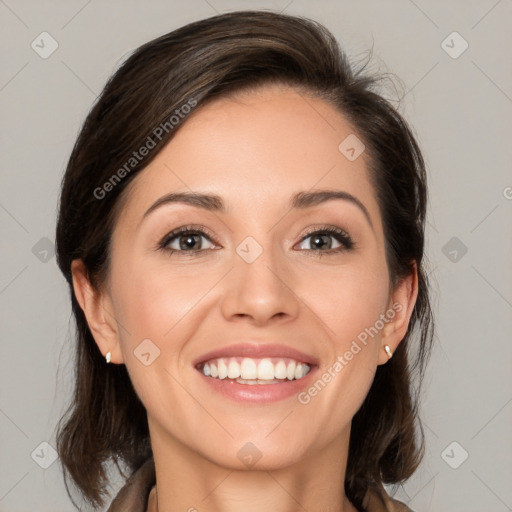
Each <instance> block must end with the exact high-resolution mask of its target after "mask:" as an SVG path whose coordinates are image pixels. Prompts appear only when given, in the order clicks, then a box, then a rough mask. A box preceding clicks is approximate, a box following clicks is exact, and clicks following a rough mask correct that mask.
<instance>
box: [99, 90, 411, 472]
mask: <svg viewBox="0 0 512 512" xmlns="http://www.w3.org/2000/svg"><path fill="white" fill-rule="evenodd" d="M347 137H350V138H349V139H348V140H346V139H347ZM354 137H355V135H354V131H353V129H352V128H351V126H350V125H349V124H348V122H347V121H346V120H345V119H344V117H343V116H342V115H341V114H340V113H339V112H338V111H336V110H335V109H334V108H333V107H331V106H330V105H327V104H326V103H324V102H323V101H321V100H319V99H312V98H306V97H303V96H302V95H301V94H299V93H298V92H297V91H295V90H294V89H291V88H285V87H277V86H273V87H265V88H264V89H261V90H259V91H258V92H251V93H245V94H244V95H240V96H239V97H237V98H236V99H233V98H231V99H224V100H217V101H215V102H214V103H211V104H209V105H207V106H203V107H200V108H199V107H198V109H197V110H196V111H195V112H193V113H192V114H190V117H189V119H187V120H186V122H185V124H184V125H183V126H182V127H181V128H180V130H179V131H178V132H177V134H176V136H175V137H174V138H173V140H172V141H171V142H170V143H169V144H168V145H167V146H166V147H165V148H164V149H163V150H162V151H161V152H160V153H159V154H158V156H157V157H156V158H155V159H154V160H153V161H152V162H151V164H150V165H149V166H148V167H147V168H146V169H145V170H144V171H143V172H141V173H140V175H139V176H137V178H135V179H134V181H133V182H132V183H131V184H130V188H129V194H128V196H127V198H126V202H125V203H124V206H123V210H122V213H121V215H120V217H119V220H118V223H117V225H116V227H115V230H114V233H113V239H112V259H111V267H110V275H109V278H108V282H107V283H106V287H105V289H104V291H103V292H102V301H103V302H102V304H103V307H104V309H105V310H106V311H108V312H109V313H110V314H109V315H106V318H107V322H108V323H109V325H110V326H111V330H112V336H111V338H109V337H108V336H105V337H103V338H102V337H101V335H98V334H97V333H95V337H96V340H97V342H98V344H99V345H100V348H101V349H102V352H103V353H105V352H106V351H108V350H111V351H112V362H113V363H124V364H125V365H126V367H127V369H128V372H129V375H130V377H131V379H132V381H133V384H134V387H135V390H136V392H137V394H138V395H139V397H140V398H141V400H142V402H143V404H144V406H145V407H146V409H147V412H148V420H149V425H150V431H151V435H152V440H153V441H154V440H155V439H158V440H159V442H162V443H170V444H172V445H176V446H178V445H179V446H181V447H185V449H186V450H189V451H191V453H194V454H197V455H200V456H202V457H204V458H207V459H209V460H211V461H214V462H216V463H218V464H221V465H223V466H230V467H243V465H244V464H246V465H247V464H249V461H250V460H256V459H257V458H258V457H261V460H259V461H258V468H277V467H283V466H285V465H289V464H293V463H295V462H298V461H300V460H305V459H306V458H307V457H309V456H311V455H312V454H314V453H319V452H321V451H322V450H330V449H332V447H333V446H334V445H335V443H337V442H339V441H340V440H345V441H347V440H348V435H349V432H350V422H351V419H352V417H353V416H354V414H355V413H356V412H357V410H358V409H359V407H360V405H361V404H362V402H363V400H364V398H365V396H366V394H367V392H368V390H369V388H370V385H371V383H372V381H373V377H374V374H375V371H376V367H377V365H379V364H383V363H385V362H386V361H387V357H386V355H385V353H384V350H383V344H384V343H388V344H390V345H391V348H392V350H394V349H395V348H396V344H397V343H398V342H399V341H400V340H399V339H397V338H396V336H397V333H396V332H395V331H396V330H397V327H396V325H395V324H396V322H397V319H398V318H400V316H401V315H402V316H403V311H402V314H400V313H399V311H400V309H402V306H403V307H404V308H405V306H406V304H404V302H406V301H407V297H408V295H407V293H408V292H406V291H405V289H404V290H403V291H400V289H398V291H397V290H395V291H394V292H393V291H392V290H391V291H390V285H389V283H390V276H389V273H388V268H387V265H386V260H385V251H384V236H383V227H382V221H381V215H380V212H379V208H378V204H377V201H376V197H375V192H374V189H373V188H372V185H371V183H370V181H369V176H368V172H367V157H368V155H367V153H366V152H364V151H363V152H362V153H361V154H360V155H359V156H357V155H358V152H360V151H361V149H362V147H361V146H360V145H358V144H360V143H359V142H358V140H357V139H355V138H354ZM344 141H345V142H344ZM342 143H343V144H342ZM340 144H341V149H340ZM351 148H353V149H354V150H353V151H352V150H351ZM356 157H357V158H356ZM320 191H329V192H330V193H331V192H338V193H339V196H338V198H336V197H332V196H331V197H330V198H329V196H328V195H326V194H324V195H323V196H322V195H321V194H320V195H318V194H319V192H320ZM172 194H178V196H172ZM179 194H187V195H190V196H189V197H191V195H192V194H198V195H200V196H201V198H200V199H198V198H196V199H193V198H192V199H190V200H184V199H183V197H182V198H181V200H173V197H174V199H180V196H179ZM207 196H212V197H213V198H210V199H208V197H207ZM179 229H188V230H189V233H188V234H187V233H185V234H181V235H180V234H176V235H175V236H169V233H171V232H172V231H175V230H179ZM330 230H334V231H333V232H331V231H330ZM313 233H316V234H313ZM402 299H404V300H402ZM400 332H402V336H403V334H404V333H405V331H400ZM400 332H399V333H398V334H400ZM393 333H394V334H393ZM385 336H388V338H385ZM393 336H395V338H393ZM99 338H100V339H99ZM389 340H391V342H393V340H394V341H395V343H394V346H393V344H392V343H389ZM107 343H110V345H108V346H107ZM220 359H222V360H223V361H221V360H220ZM262 361H263V362H262ZM206 362H208V366H207V368H206V369H203V366H204V363H206ZM230 362H231V363H235V364H231V365H230V364H229V363H230ZM298 363H307V364H308V365H309V373H306V375H305V376H303V377H302V378H298V379H295V376H299V377H300V376H301V375H303V374H304V373H305V372H307V371H308V367H307V366H303V370H302V373H297V374H295V373H294V369H293V368H294V366H295V371H298V370H297V366H298ZM223 365H226V369H224V367H223ZM214 367H215V368H214ZM225 371H228V372H229V374H228V378H225V379H220V378H219V376H217V377H216V378H214V377H213V376H212V375H214V374H217V375H218V373H219V372H220V373H221V376H222V375H223V374H222V372H225ZM238 371H242V375H241V377H243V376H244V375H245V377H247V378H249V377H250V378H251V379H252V378H254V377H258V375H259V376H260V377H262V379H261V380H260V383H240V382H239V381H238V382H237V381H236V378H235V377H233V378H229V375H231V376H234V375H236V374H237V372H238ZM205 372H206V373H207V374H208V373H209V374H210V376H206V375H205V374H204V373H205ZM258 372H259V373H258ZM272 372H273V374H272ZM276 377H277V378H278V381H277V382H275V381H274V382H275V383H268V382H269V379H275V378H276ZM290 379H291V380H290ZM247 380H249V379H246V381H247ZM251 382H254V381H251ZM264 382H266V383H264ZM270 382H272V380H270ZM247 443H250V444H247ZM248 456H249V458H247V457H248ZM250 457H252V459H250Z"/></svg>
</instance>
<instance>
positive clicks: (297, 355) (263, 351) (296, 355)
mask: <svg viewBox="0 0 512 512" xmlns="http://www.w3.org/2000/svg"><path fill="white" fill-rule="evenodd" d="M219 357H252V358H257V359H263V358H265V357H286V358H289V359H295V360H296V361H299V362H303V363H307V364H309V365H310V366H317V365H318V359H317V358H316V357H314V356H311V355H308V354H305V353H304V352H301V351H300V350H297V349H295V348H292V347H288V346H286V345H279V344H269V343H238V344H235V345H228V346H226V347H221V348H217V349H215V350H211V351H210V352H207V353H206V354H203V355H202V356H200V357H198V358H197V359H196V360H195V361H194V363H193V364H194V366H197V365H199V364H201V363H205V362H206V361H209V360H210V359H217V358H219Z"/></svg>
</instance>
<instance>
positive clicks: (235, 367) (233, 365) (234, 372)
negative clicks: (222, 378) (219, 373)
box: [228, 361, 240, 379]
mask: <svg viewBox="0 0 512 512" xmlns="http://www.w3.org/2000/svg"><path fill="white" fill-rule="evenodd" d="M228 377H229V378H230V379H238V377H240V365H239V364H238V363H237V362H236V361H230V362H229V363H228Z"/></svg>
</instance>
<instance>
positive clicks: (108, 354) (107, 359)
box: [105, 352, 112, 364]
mask: <svg viewBox="0 0 512 512" xmlns="http://www.w3.org/2000/svg"><path fill="white" fill-rule="evenodd" d="M111 355H112V353H111V352H107V355H106V356H105V360H106V361H107V364H108V363H110V356H111Z"/></svg>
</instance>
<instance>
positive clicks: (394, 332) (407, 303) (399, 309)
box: [378, 263, 418, 365]
mask: <svg viewBox="0 0 512 512" xmlns="http://www.w3.org/2000/svg"><path fill="white" fill-rule="evenodd" d="M417 297H418V269H417V266H416V263H414V267H413V271H412V272H411V274H410V275H408V276H406V277H404V278H403V279H401V280H400V281H399V282H398V284H397V285H396V286H395V289H394V290H393V293H392V296H391V302H390V306H389V307H390V310H392V311H394V312H395V314H394V316H393V319H392V320H391V321H390V322H388V323H387V324H386V325H385V327H384V329H383V330H382V336H381V341H382V346H381V351H380V352H379V360H378V364H379V365H380V364H385V363H387V362H388V360H389V356H388V355H387V354H386V351H385V350H384V347H385V345H388V346H389V348H390V349H391V352H394V351H395V350H396V348H397V347H398V345H399V344H400V342H401V341H402V340H403V338H404V337H405V335H406V333H407V329H408V327H409V322H410V320H411V315H412V312H413V310H414V305H415V304H416V299H417Z"/></svg>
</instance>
